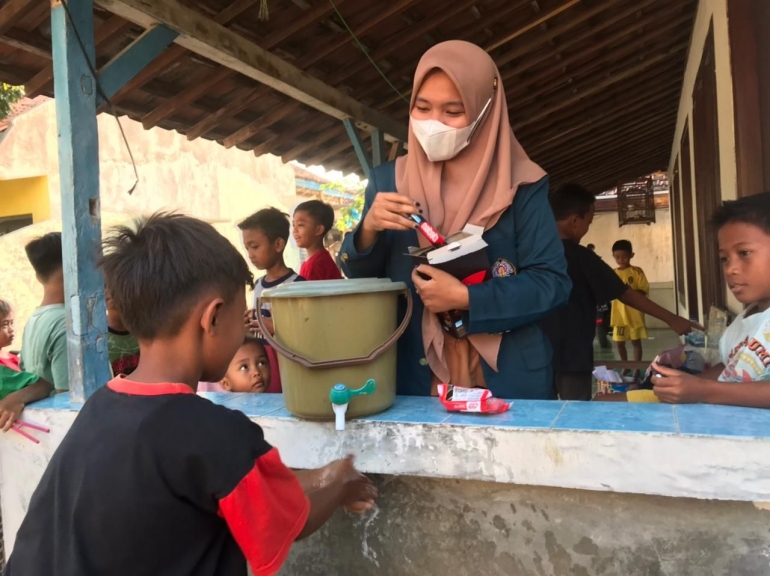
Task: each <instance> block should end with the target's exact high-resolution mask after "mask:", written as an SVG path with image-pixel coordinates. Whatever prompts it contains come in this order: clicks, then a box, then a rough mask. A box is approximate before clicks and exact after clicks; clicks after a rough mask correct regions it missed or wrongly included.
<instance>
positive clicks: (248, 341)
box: [241, 334, 265, 351]
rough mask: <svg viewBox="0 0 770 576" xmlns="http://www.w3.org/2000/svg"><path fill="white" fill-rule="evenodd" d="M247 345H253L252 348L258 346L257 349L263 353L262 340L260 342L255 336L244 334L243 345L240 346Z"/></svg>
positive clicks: (263, 345)
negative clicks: (260, 349)
mask: <svg viewBox="0 0 770 576" xmlns="http://www.w3.org/2000/svg"><path fill="white" fill-rule="evenodd" d="M248 344H253V345H254V346H259V347H261V348H262V350H263V351H264V350H265V344H264V342H262V340H260V339H259V338H257V337H256V336H252V335H251V334H246V336H244V338H243V344H241V346H246V345H248Z"/></svg>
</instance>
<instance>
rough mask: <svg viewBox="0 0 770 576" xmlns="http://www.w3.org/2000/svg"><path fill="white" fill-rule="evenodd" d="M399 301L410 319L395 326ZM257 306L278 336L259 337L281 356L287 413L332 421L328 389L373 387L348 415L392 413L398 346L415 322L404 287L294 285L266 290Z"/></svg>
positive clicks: (380, 283)
mask: <svg viewBox="0 0 770 576" xmlns="http://www.w3.org/2000/svg"><path fill="white" fill-rule="evenodd" d="M400 296H403V297H405V298H406V299H407V311H406V315H405V316H404V319H403V321H402V322H401V325H400V326H396V319H397V315H398V298H399V297H400ZM260 300H263V301H265V302H269V303H270V306H271V311H272V317H273V326H274V327H275V336H270V334H269V333H268V332H267V330H265V328H264V326H263V327H262V333H263V334H264V335H265V338H266V339H267V341H268V343H269V344H270V345H271V346H272V347H273V348H274V349H275V351H276V352H277V353H278V364H279V366H280V369H281V384H282V386H283V398H284V402H285V404H286V409H287V410H289V412H291V413H292V414H294V415H296V416H299V417H301V418H310V419H313V420H333V419H334V412H333V410H332V405H331V401H330V400H329V393H330V391H331V389H332V387H333V386H334V385H335V384H344V385H346V386H348V387H349V388H351V389H355V388H360V387H361V386H363V385H364V384H365V383H366V382H367V381H368V380H370V379H372V380H374V381H375V383H376V390H375V391H374V393H372V394H367V395H360V396H356V397H355V398H353V399H352V400H351V402H350V405H349V406H348V411H347V415H348V416H349V417H356V416H367V415H369V414H376V413H377V412H382V411H383V410H387V409H388V408H390V406H392V405H393V402H394V401H395V399H396V347H395V343H396V341H397V340H398V338H399V337H400V336H401V334H403V333H404V330H406V327H407V325H408V324H409V319H410V318H411V315H412V298H411V293H410V291H409V289H408V288H407V286H406V284H404V283H403V282H392V281H390V280H383V279H375V278H371V279H358V280H325V281H320V282H292V283H289V284H282V285H280V286H277V287H276V288H272V289H269V290H265V291H264V292H263V293H262V297H261V299H260ZM259 309H260V304H259V303H257V310H259ZM257 317H258V319H259V321H260V322H261V321H262V317H261V315H259V314H258V315H257Z"/></svg>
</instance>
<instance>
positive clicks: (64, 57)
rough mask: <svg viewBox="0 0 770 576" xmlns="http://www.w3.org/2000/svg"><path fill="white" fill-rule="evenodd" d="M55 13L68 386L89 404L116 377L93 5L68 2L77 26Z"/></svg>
mask: <svg viewBox="0 0 770 576" xmlns="http://www.w3.org/2000/svg"><path fill="white" fill-rule="evenodd" d="M51 6H52V7H51V41H52V49H53V69H54V93H55V96H56V124H57V128H58V135H59V179H60V182H61V210H62V247H63V250H64V302H65V305H66V307H67V359H68V360H69V386H70V397H71V399H72V401H74V402H84V401H85V400H86V399H87V398H88V397H89V396H90V395H91V394H93V393H94V392H95V391H96V389H97V388H99V387H100V386H102V385H103V384H105V383H106V382H107V381H108V380H109V378H110V368H109V357H108V355H107V310H106V308H105V304H104V282H103V280H102V276H101V274H100V273H99V271H98V270H97V269H96V260H97V258H98V257H99V255H100V254H101V241H102V232H101V212H100V207H99V140H98V132H97V125H96V84H95V82H94V77H93V74H92V73H91V70H90V67H89V60H90V62H94V61H95V59H94V34H93V30H94V23H93V0H68V2H67V6H68V7H69V12H70V14H71V16H72V21H70V19H69V18H68V17H67V13H66V12H65V9H64V7H63V6H62V5H61V4H60V3H59V2H58V1H56V0H55V1H54V2H53V3H52V5H51ZM75 28H76V29H77V32H78V34H79V35H80V41H82V43H83V46H84V47H85V52H86V53H85V54H84V53H83V48H82V47H81V45H80V42H79V41H78V37H77V35H76V34H75Z"/></svg>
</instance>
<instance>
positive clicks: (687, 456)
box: [30, 393, 770, 502]
mask: <svg viewBox="0 0 770 576" xmlns="http://www.w3.org/2000/svg"><path fill="white" fill-rule="evenodd" d="M201 395H202V396H204V397H206V398H208V399H210V400H211V401H213V402H215V403H217V404H221V405H224V406H227V407H229V408H233V409H237V410H240V411H242V412H244V413H245V414H246V415H247V416H249V417H250V418H252V419H253V420H254V421H256V422H258V423H259V424H260V425H261V426H262V427H263V428H264V430H265V435H266V438H267V439H268V441H270V442H271V443H273V444H274V445H275V446H276V447H278V448H279V450H280V451H281V454H282V456H283V458H284V460H285V461H286V463H287V464H289V465H290V466H293V467H296V468H312V467H316V466H320V465H323V464H324V463H326V462H328V461H329V460H331V459H333V458H336V457H339V456H341V455H343V454H345V453H354V454H355V455H356V463H357V466H358V467H359V468H360V469H361V470H363V471H365V472H370V473H382V474H397V475H413V476H427V477H438V478H456V479H468V480H485V481H496V482H505V483H514V484H529V485H540V486H553V487H562V488H579V489H589V490H600V491H613V492H625V493H641V494H657V495H663V496H673V497H693V498H713V499H725V500H749V501H754V502H770V410H758V409H748V408H733V407H727V406H706V405H697V406H671V405H665V404H622V403H602V402H558V401H524V400H517V401H515V402H514V404H513V406H512V407H511V410H510V411H509V412H507V413H505V414H501V415H470V414H449V413H447V412H446V411H445V409H444V408H443V406H442V405H441V404H440V402H439V401H438V400H437V399H436V398H423V397H399V398H398V399H397V401H396V404H395V405H394V406H393V407H392V408H391V409H389V410H387V411H386V412H383V413H381V414H378V415H374V416H370V417H365V418H360V419H356V420H353V421H349V422H348V424H347V430H346V431H345V432H343V433H339V432H336V431H335V430H334V426H333V423H332V422H311V421H307V420H301V419H298V418H295V417H293V416H292V415H291V414H290V413H289V412H288V411H287V410H286V409H285V407H284V405H283V398H282V396H280V395H270V394H261V395H260V394H211V393H202V394H201ZM78 408H79V407H78V406H77V405H72V404H70V402H69V399H68V398H67V396H66V395H58V396H55V397H52V398H49V399H46V400H43V401H41V402H38V403H36V404H34V405H32V406H30V418H31V419H34V420H46V419H49V420H50V416H51V415H52V413H54V412H59V411H65V412H69V413H70V414H71V417H74V414H73V413H72V411H75V410H77V409H78ZM32 413H39V414H35V415H34V416H33V415H32Z"/></svg>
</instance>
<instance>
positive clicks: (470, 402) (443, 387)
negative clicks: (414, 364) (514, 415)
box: [438, 384, 511, 414]
mask: <svg viewBox="0 0 770 576" xmlns="http://www.w3.org/2000/svg"><path fill="white" fill-rule="evenodd" d="M438 397H439V400H441V403H442V404H443V405H444V408H446V409H447V411H448V412H477V413H480V414H502V413H503V412H507V411H508V409H509V408H510V407H511V403H510V402H506V401H505V400H500V399H499V398H495V397H494V396H492V392H490V391H489V390H487V389H486V388H461V387H460V386H454V385H453V384H439V385H438Z"/></svg>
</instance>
